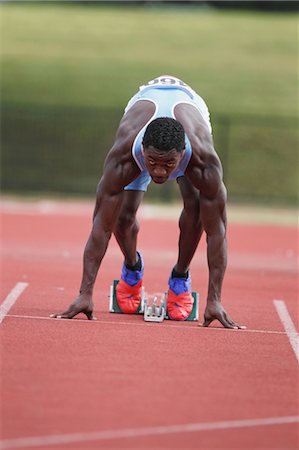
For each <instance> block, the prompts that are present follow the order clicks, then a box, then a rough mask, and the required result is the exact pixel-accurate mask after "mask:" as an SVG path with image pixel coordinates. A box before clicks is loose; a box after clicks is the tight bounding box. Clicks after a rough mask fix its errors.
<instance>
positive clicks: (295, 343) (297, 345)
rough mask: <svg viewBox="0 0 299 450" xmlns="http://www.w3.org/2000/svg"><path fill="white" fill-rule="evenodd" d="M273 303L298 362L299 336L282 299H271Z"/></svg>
mask: <svg viewBox="0 0 299 450" xmlns="http://www.w3.org/2000/svg"><path fill="white" fill-rule="evenodd" d="M273 303H274V306H275V308H276V311H277V314H278V316H279V318H280V320H281V322H282V324H283V327H284V329H285V331H286V334H287V336H288V338H289V341H290V344H291V347H292V349H293V350H294V353H295V356H296V358H297V361H298V362H299V336H298V333H297V330H296V328H295V325H294V323H293V321H292V319H291V316H290V314H289V312H288V310H287V307H286V304H285V302H284V301H283V300H273Z"/></svg>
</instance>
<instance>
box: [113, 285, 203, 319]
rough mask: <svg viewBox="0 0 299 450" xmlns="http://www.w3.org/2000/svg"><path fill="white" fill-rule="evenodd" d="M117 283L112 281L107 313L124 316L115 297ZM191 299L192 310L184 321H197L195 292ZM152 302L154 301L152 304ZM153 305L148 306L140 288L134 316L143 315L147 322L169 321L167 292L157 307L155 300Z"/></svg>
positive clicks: (196, 294)
mask: <svg viewBox="0 0 299 450" xmlns="http://www.w3.org/2000/svg"><path fill="white" fill-rule="evenodd" d="M118 282H119V280H114V281H113V284H112V285H111V287H110V296H109V297H110V299H109V311H110V312H112V313H118V314H124V313H123V311H122V310H121V309H120V307H119V305H118V302H117V297H116V286H117V283H118ZM192 297H193V299H194V303H193V308H192V311H191V313H190V315H189V316H188V317H187V318H186V319H185V320H186V321H189V320H191V321H198V310H199V294H198V293H197V292H192ZM154 302H155V299H154V301H153V304H154ZM153 304H152V305H150V304H149V300H148V298H147V297H146V295H145V290H144V287H142V291H141V301H140V305H139V307H138V309H137V311H136V312H135V313H134V314H143V315H144V320H145V321H147V322H162V321H163V320H164V319H169V316H168V314H167V292H165V293H164V296H163V298H162V299H161V300H160V304H159V305H157V299H156V303H155V305H154V307H153ZM150 308H152V309H150Z"/></svg>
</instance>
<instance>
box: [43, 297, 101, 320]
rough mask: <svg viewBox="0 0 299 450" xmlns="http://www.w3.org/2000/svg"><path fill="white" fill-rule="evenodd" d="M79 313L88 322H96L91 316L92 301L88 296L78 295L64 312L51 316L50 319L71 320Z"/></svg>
mask: <svg viewBox="0 0 299 450" xmlns="http://www.w3.org/2000/svg"><path fill="white" fill-rule="evenodd" d="M80 313H83V314H85V315H86V317H87V319H88V320H96V318H95V317H94V316H93V301H92V298H91V296H90V295H86V294H80V295H79V296H78V297H77V298H76V300H74V302H73V303H72V304H71V305H70V306H69V307H68V309H67V310H66V311H64V312H62V313H57V314H51V315H50V317H52V318H56V319H72V318H73V317H75V316H76V315H77V314H80Z"/></svg>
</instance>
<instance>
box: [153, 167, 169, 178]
mask: <svg viewBox="0 0 299 450" xmlns="http://www.w3.org/2000/svg"><path fill="white" fill-rule="evenodd" d="M154 175H155V176H156V177H165V176H166V175H167V170H166V169H165V167H162V166H156V167H155V169H154Z"/></svg>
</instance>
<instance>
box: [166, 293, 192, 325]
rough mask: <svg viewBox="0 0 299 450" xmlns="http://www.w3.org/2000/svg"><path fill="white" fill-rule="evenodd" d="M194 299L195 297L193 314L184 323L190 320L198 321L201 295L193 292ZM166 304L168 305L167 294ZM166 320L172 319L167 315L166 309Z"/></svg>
mask: <svg viewBox="0 0 299 450" xmlns="http://www.w3.org/2000/svg"><path fill="white" fill-rule="evenodd" d="M192 297H193V300H194V302H193V307H192V310H191V313H190V314H189V316H188V317H187V318H186V319H184V321H188V320H193V321H194V320H195V321H197V320H198V309H199V294H198V293H197V292H192ZM165 304H166V305H167V292H166V293H165ZM165 319H170V317H169V316H168V314H167V308H166V316H165Z"/></svg>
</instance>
